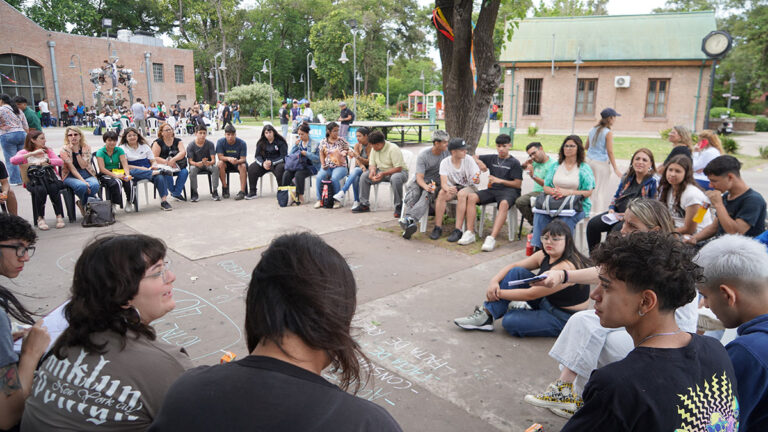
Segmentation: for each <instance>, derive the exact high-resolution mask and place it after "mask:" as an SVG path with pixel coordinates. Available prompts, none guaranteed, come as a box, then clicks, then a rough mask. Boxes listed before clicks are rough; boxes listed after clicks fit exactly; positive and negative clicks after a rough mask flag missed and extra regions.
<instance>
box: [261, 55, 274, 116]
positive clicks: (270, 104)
mask: <svg viewBox="0 0 768 432" xmlns="http://www.w3.org/2000/svg"><path fill="white" fill-rule="evenodd" d="M267 62H269V69H267ZM261 72H262V73H267V72H269V119H270V120H272V118H273V117H274V116H275V115H274V114H275V113H274V103H273V102H272V95H273V93H274V91H273V89H272V61H271V60H270V59H264V66H263V67H262V68H261Z"/></svg>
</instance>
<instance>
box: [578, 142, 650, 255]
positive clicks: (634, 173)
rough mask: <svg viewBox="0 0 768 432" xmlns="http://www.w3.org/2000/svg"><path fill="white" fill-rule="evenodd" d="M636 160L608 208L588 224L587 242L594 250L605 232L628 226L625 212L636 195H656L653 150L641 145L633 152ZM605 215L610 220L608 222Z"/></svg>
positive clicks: (639, 196)
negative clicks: (624, 219) (625, 220)
mask: <svg viewBox="0 0 768 432" xmlns="http://www.w3.org/2000/svg"><path fill="white" fill-rule="evenodd" d="M631 161H632V163H631V164H630V165H629V170H628V171H627V173H626V174H625V175H624V176H623V177H622V178H621V181H620V182H619V187H618V189H616V193H615V194H614V195H613V199H612V200H611V203H610V204H609V205H608V211H607V212H604V213H600V214H599V215H597V216H594V217H593V218H592V219H590V220H589V222H588V223H587V245H588V246H589V250H593V249H594V248H595V247H596V246H597V245H598V244H599V243H600V240H601V239H602V235H603V233H607V232H611V231H621V227H622V226H623V225H624V223H623V220H622V219H623V217H624V211H625V210H626V209H627V204H629V202H630V201H632V200H633V199H635V198H656V192H657V190H656V188H657V186H658V185H657V184H656V179H655V178H654V175H655V174H656V162H655V161H654V160H653V152H652V151H650V150H648V149H647V148H641V149H638V150H637V151H635V154H633V155H632V159H631ZM603 218H608V219H610V222H605V221H604V220H603Z"/></svg>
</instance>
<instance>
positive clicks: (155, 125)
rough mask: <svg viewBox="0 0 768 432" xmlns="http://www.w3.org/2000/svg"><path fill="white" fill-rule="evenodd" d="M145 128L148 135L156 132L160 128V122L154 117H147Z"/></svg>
mask: <svg viewBox="0 0 768 432" xmlns="http://www.w3.org/2000/svg"><path fill="white" fill-rule="evenodd" d="M147 129H148V130H149V133H150V135H156V134H157V131H158V130H160V124H159V122H158V121H157V119H156V118H154V117H150V118H148V119H147Z"/></svg>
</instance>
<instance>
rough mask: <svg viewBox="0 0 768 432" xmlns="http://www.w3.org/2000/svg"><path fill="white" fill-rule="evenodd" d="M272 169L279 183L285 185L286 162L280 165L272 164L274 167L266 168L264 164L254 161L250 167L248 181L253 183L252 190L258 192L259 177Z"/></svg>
mask: <svg viewBox="0 0 768 432" xmlns="http://www.w3.org/2000/svg"><path fill="white" fill-rule="evenodd" d="M270 171H271V172H273V173H274V174H275V179H277V185H278V186H282V185H283V171H285V164H284V163H281V164H279V165H272V169H270V170H265V169H264V167H263V166H261V165H259V164H258V162H257V163H252V164H251V165H250V166H249V167H248V183H250V184H251V192H253V193H256V185H257V183H258V182H259V178H260V177H261V176H263V175H264V174H266V173H268V172H270Z"/></svg>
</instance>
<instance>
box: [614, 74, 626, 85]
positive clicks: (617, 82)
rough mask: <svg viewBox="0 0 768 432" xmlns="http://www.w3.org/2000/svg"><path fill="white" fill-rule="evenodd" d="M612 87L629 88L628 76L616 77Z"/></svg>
mask: <svg viewBox="0 0 768 432" xmlns="http://www.w3.org/2000/svg"><path fill="white" fill-rule="evenodd" d="M613 86H614V87H616V88H629V75H623V76H617V77H616V78H614V80H613Z"/></svg>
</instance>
